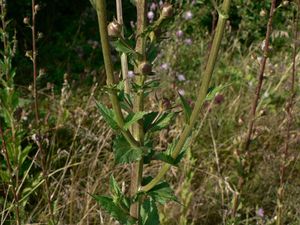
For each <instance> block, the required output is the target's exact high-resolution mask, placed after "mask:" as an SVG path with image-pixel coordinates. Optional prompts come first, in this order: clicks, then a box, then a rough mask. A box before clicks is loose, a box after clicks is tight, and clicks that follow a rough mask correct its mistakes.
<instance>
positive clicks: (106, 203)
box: [92, 195, 136, 225]
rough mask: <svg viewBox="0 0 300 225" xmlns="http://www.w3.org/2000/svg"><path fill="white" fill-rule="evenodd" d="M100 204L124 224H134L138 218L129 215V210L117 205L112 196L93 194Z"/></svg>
mask: <svg viewBox="0 0 300 225" xmlns="http://www.w3.org/2000/svg"><path fill="white" fill-rule="evenodd" d="M92 196H93V198H94V199H95V200H96V201H97V202H98V203H99V204H100V206H101V207H102V208H103V209H105V211H107V212H108V213H109V214H110V216H111V217H113V218H114V219H116V220H117V221H118V222H119V223H121V224H124V225H134V224H135V223H136V220H135V219H134V218H133V217H131V216H130V215H129V212H128V211H125V210H124V209H122V208H120V207H119V206H117V205H116V204H115V203H114V202H113V199H112V198H111V197H107V196H96V195H92Z"/></svg>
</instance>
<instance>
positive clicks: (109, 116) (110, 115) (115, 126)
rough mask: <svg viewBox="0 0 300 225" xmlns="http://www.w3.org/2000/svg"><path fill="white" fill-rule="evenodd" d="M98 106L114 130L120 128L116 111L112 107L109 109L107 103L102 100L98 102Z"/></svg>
mask: <svg viewBox="0 0 300 225" xmlns="http://www.w3.org/2000/svg"><path fill="white" fill-rule="evenodd" d="M96 105H97V108H98V109H99V111H100V113H101V115H102V116H103V118H104V120H105V122H106V123H108V125H109V126H110V127H111V128H112V129H113V130H118V129H119V126H118V124H117V122H116V121H115V119H114V118H115V116H114V112H113V110H111V109H108V108H107V107H106V106H105V105H103V104H102V103H100V102H96Z"/></svg>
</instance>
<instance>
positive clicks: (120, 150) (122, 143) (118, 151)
mask: <svg viewBox="0 0 300 225" xmlns="http://www.w3.org/2000/svg"><path fill="white" fill-rule="evenodd" d="M113 150H114V153H115V160H116V163H118V164H122V163H131V162H135V161H138V160H140V159H141V158H142V155H143V151H142V149H140V148H133V147H131V145H130V144H129V143H128V142H127V141H126V139H125V138H124V137H123V136H122V135H119V136H117V137H116V138H115V140H114V142H113Z"/></svg>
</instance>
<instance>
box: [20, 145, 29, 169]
mask: <svg viewBox="0 0 300 225" xmlns="http://www.w3.org/2000/svg"><path fill="white" fill-rule="evenodd" d="M31 147H32V146H31V145H27V146H26V147H25V148H24V149H23V150H22V151H21V154H20V155H19V157H20V158H19V165H20V166H21V165H23V162H24V161H25V159H26V158H27V156H28V154H29V152H30V150H31Z"/></svg>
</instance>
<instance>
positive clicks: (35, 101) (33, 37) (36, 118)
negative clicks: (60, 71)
mask: <svg viewBox="0 0 300 225" xmlns="http://www.w3.org/2000/svg"><path fill="white" fill-rule="evenodd" d="M31 11H32V24H31V34H32V65H33V98H34V113H35V122H36V125H37V126H38V124H39V108H38V95H37V87H36V79H37V62H36V56H37V50H36V31H35V18H36V13H37V11H36V9H35V0H32V1H31Z"/></svg>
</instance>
